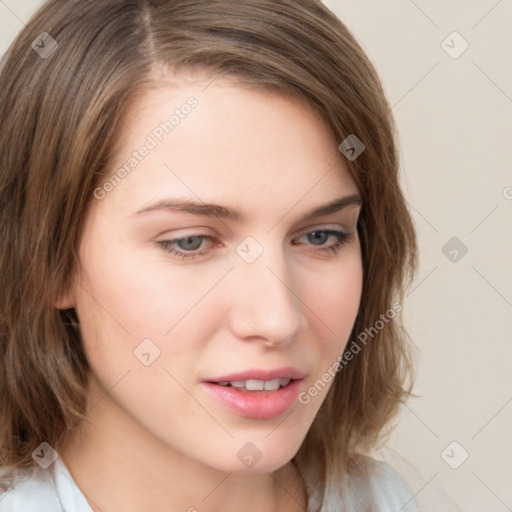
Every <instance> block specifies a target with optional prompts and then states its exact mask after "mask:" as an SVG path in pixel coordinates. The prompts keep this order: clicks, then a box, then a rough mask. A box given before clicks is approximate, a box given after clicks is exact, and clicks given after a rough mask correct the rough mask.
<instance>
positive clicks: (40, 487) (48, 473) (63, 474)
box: [0, 457, 419, 512]
mask: <svg viewBox="0 0 512 512" xmlns="http://www.w3.org/2000/svg"><path fill="white" fill-rule="evenodd" d="M376 462H377V466H376V467H377V472H376V478H375V479H374V480H373V481H372V492H373V493H374V496H375V501H376V503H378V507H379V508H378V512H397V511H398V510H400V512H419V508H418V506H417V504H416V501H415V500H414V497H413V495H412V493H411V490H410V489H409V487H408V486H407V484H406V483H405V482H404V481H403V480H402V478H401V477H400V476H399V475H398V473H396V471H395V470H394V469H392V468H391V466H390V465H389V464H386V463H384V462H380V461H376ZM0 512H93V511H92V509H91V507H90V506H89V504H88V503H87V501H86V499H85V496H84V495H83V494H82V492H81V491H80V489H79V488H78V485H77V484H76V483H75V481H74V480H73V478H72V477H71V474H70V473H69V470H68V468H67V466H66V465H65V464H64V461H63V460H62V459H61V458H60V457H59V458H57V460H56V461H55V462H54V463H53V464H52V465H51V466H49V467H48V468H47V469H43V468H41V467H39V466H37V467H34V469H33V470H32V472H31V473H27V474H26V475H25V476H24V477H23V478H22V479H20V480H19V481H18V482H17V484H16V485H15V486H14V487H12V488H10V489H9V490H8V491H7V492H5V493H0ZM141 512H153V511H141Z"/></svg>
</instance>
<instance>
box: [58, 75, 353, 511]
mask: <svg viewBox="0 0 512 512" xmlns="http://www.w3.org/2000/svg"><path fill="white" fill-rule="evenodd" d="M209 82H211V77H200V78H198V77H192V78H190V77H188V78H187V79H185V78H184V77H183V79H182V80H181V81H180V83H179V86H171V85H170V84H169V83H168V82H167V83H162V85H161V86H160V87H158V88H155V89H152V90H148V91H147V92H146V94H145V95H143V96H141V97H139V98H138V99H137V101H136V102H135V103H134V104H133V105H132V106H131V108H130V109H129V110H128V112H127V115H126V117H125V119H124V128H123V130H124V131H123V133H122V134H121V137H120V139H119V144H118V145H117V146H116V148H115V155H116V164H117V165H118V166H120V165H122V164H123V163H124V162H125V161H126V160H127V159H128V158H129V156H130V155H131V154H132V152H133V151H134V150H136V149H137V148H140V147H141V146H142V145H143V144H144V142H145V140H147V136H148V134H151V133H152V131H153V130H154V129H155V127H156V126H158V125H159V124H160V123H161V122H162V121H163V120H165V119H168V118H169V115H170V113H172V112H173V111H174V109H175V108H177V107H179V106H180V105H183V104H184V103H186V100H187V98H189V97H191V96H194V97H195V98H197V100H198V105H197V106H196V107H195V108H193V109H192V110H191V112H190V113H189V114H188V115H187V116H186V117H184V118H182V119H180V123H179V125H178V126H176V127H175V128H174V130H173V131H172V132H170V133H168V134H166V135H165V136H164V137H163V139H162V140H161V141H160V142H159V144H158V145H157V146H156V147H155V148H153V149H151V151H149V153H148V154H147V156H145V157H144V158H143V159H142V160H141V161H140V163H138V164H137V166H136V167H135V168H134V169H133V170H132V171H131V172H130V173H129V174H128V175H127V176H126V177H125V178H124V179H123V180H122V181H121V182H119V183H118V184H116V186H115V187H114V188H113V189H112V190H110V191H109V192H108V193H107V194H106V195H105V197H103V198H102V199H95V200H94V201H93V203H92V206H91V209H90V210H89V212H88V215H87V218H86V223H85V226H84V231H83V234H82V238H81V243H80V247H79V258H80V268H79V269H77V270H76V274H75V281H74V283H75V285H74V286H73V287H72V288H71V289H70V290H68V291H67V292H66V294H65V295H64V296H63V297H62V300H61V301H60V302H59V304H58V307H60V308H65V307H75V308H76V311H77V315H78V318H79V320H80V329H81V333H82V337H83V341H84V348H85V350H86V353H87V356H88V358H89V361H90V363H91V366H92V375H91V377H92V378H91V383H90V388H89V401H88V413H87V419H88V421H87V422H85V423H84V424H83V425H81V426H80V433H74V434H73V435H71V436H70V437H69V439H68V440H67V441H66V443H65V445H64V446H62V447H61V449H60V451H59V454H60V456H61V457H62V458H63V460H64V461H65V463H66V465H67V466H68V468H69V470H70V473H71V475H72V476H73V478H74V480H75V481H76V483H77V485H78V486H79V487H80V489H81V491H82V492H83V493H84V495H85V496H86V497H87V500H88V502H89V504H90V505H91V508H92V510H94V511H95V512H96V511H102V512H110V511H114V510H123V512H135V511H141V510H151V511H170V510H172V511H178V510H181V511H187V510H189V511H193V510H197V511H198V512H213V511H219V510H222V511H224V512H234V511H235V510H236V511H239V510H245V511H248V512H253V511H254V512H255V511H258V512H262V511H269V512H270V511H273V510H284V511H299V510H306V502H307V501H306V500H307V496H306V492H305V488H304V483H303V482H302V480H301V479H300V477H299V474H298V471H297V469H296V467H295V465H294V463H292V462H291V459H292V458H293V456H294V455H295V454H296V453H297V451H298V449H299V447H300V445H301V443H302V441H303V440H304V438H305V436H306V434H307V432H308V430H309V428H310V426H311V424H312V422H313V420H314V418H315V415H316V413H317V412H318V409H319V408H320V406H321V404H322V402H323V401H324V399H325V396H326V394H327V391H328V389H329V388H330V386H331V385H332V381H331V382H330V383H329V384H328V385H327V386H326V387H325V388H324V389H323V390H322V391H321V392H319V393H318V394H317V395H316V396H315V397H312V398H311V400H310V401H309V403H308V404H307V405H304V404H302V403H299V402H298V401H296V402H295V403H294V404H293V405H292V407H291V408H290V409H289V410H287V411H286V412H285V413H282V414H279V415H277V416H276V417H272V418H266V419H257V418H247V417H244V416H242V415H240V414H238V413H236V412H234V411H233V410H231V409H229V408H228V407H226V406H225V404H224V403H221V402H219V401H218V400H216V399H215V398H213V397H212V396H211V395H210V394H209V393H207V392H206V391H205V386H204V382H203V381H204V380H205V379H207V378H210V377H212V376H221V375H226V374H228V373H233V372H237V371H242V370H247V369H253V368H262V369H276V368H280V367H284V366H292V367H295V368H297V369H300V370H301V371H302V372H303V373H304V378H303V379H302V380H301V381H300V391H307V390H308V388H310V387H311V386H312V385H313V384H314V383H315V382H316V381H317V380H318V379H320V378H321V376H322V374H324V373H325V372H326V371H327V370H328V368H329V367H331V366H332V365H333V363H334V362H335V361H336V358H337V356H338V355H339V354H341V353H342V352H343V348H344V346H345V344H346V342H347V340H348V338H349V336H350V332H351V329H352V327H353V324H354V321H355V319H356V315H357V312H358V308H359V302H360V298H361V290H362V262H361V250H360V243H359V239H358V236H357V231H356V226H357V218H358V214H359V212H360V205H358V204H353V203H352V204H348V206H346V207H344V208H342V209H340V210H339V211H336V212H333V213H328V214H324V215H322V216H319V217H314V218H307V219H303V217H304V216H305V215H306V213H308V212H310V211H311V210H312V209H314V208H316V207H319V206H322V205H325V204H327V203H329V202H331V201H333V200H335V199H338V198H341V197H345V196H351V195H357V194H358V189H357V187H356V185H355V183H354V182H353V180H352V179H351V177H350V175H349V173H348V171H347V169H346V167H345V164H344V162H343V157H342V155H341V154H340V152H339V151H338V148H337V146H338V143H339V142H338V141H336V140H335V139H334V137H333V136H332V134H331V132H330V131H329V130H328V128H327V127H326V126H325V124H324V122H323V120H322V119H321V118H320V117H319V115H318V114H317V113H315V111H313V110H312V109H311V108H310V107H308V106H306V105H305V104H303V103H301V102H299V101H295V100H294V101H292V100H291V99H290V98H286V97H284V96H281V95H279V94H277V93H275V92H271V91H263V90H260V89H256V88H250V87H248V86H246V85H242V84H240V83H236V82H234V80H233V79H232V80H228V79H226V78H217V79H215V80H214V81H213V82H212V83H211V84H210V85H209V86H208V87H207V88H206V89H205V87H206V85H207V84H208V83H209ZM203 89H204V90H203ZM117 168H118V167H115V168H113V169H112V171H114V170H115V169H117ZM177 197H180V198H184V197H186V198H188V199H191V200H195V201H198V202H204V203H215V204H220V205H223V206H225V207H229V208H233V209H235V208H236V209H239V210H240V211H241V212H242V214H243V216H244V219H243V220H239V221H237V220H234V219H228V218H221V217H220V216H218V217H215V216H213V217H207V216H204V215H203V216H202V215H196V214H192V213H185V212H178V211H175V210H170V209H155V210H151V211H146V212H145V213H139V214H137V213H136V212H138V211H139V210H141V209H143V208H146V207H148V206H150V205H151V204H153V203H154V202H155V201H158V200H163V199H172V198H177ZM315 230H316V231H317V232H318V231H321V233H319V234H317V235H316V238H315V236H314V235H311V232H313V231H315ZM322 230H324V231H323V232H322ZM325 230H336V231H342V232H345V233H353V236H352V237H351V238H348V239H347V240H346V242H345V243H343V244H342V245H341V247H340V248H339V249H338V252H337V253H336V254H334V253H333V252H332V251H330V250H329V248H330V247H333V246H334V245H335V244H336V241H337V239H336V237H335V236H333V235H330V236H329V234H327V235H323V233H324V232H325ZM199 236H203V237H204V238H203V239H202V243H200V242H201V238H200V239H195V238H193V239H190V242H189V244H188V245H187V242H186V240H185V241H183V242H180V243H173V244H170V245H171V246H172V248H173V249H174V250H175V251H177V252H181V253H187V252H188V253H192V252H195V253H203V254H202V255H196V256H195V257H194V258H179V257H177V256H176V255H175V254H171V253H170V252H169V244H167V246H163V245H161V244H160V245H159V244H158V243H157V242H162V241H165V240H175V239H177V238H180V237H181V238H185V237H199ZM248 236H251V237H253V239H255V240H256V241H257V242H258V244H259V246H260V247H261V248H262V252H261V254H260V255H259V256H258V257H257V258H256V259H255V260H254V261H253V262H252V263H248V262H247V261H246V260H244V258H242V257H241V256H240V254H242V253H237V251H236V248H237V246H238V245H239V244H240V243H241V242H242V241H243V240H244V239H245V238H246V237H248ZM208 237H210V238H208ZM190 245H193V248H190ZM242 245H243V244H242ZM245 247H246V250H247V247H248V246H245ZM249 247H250V248H249V253H251V252H252V253H253V254H254V251H256V250H258V249H257V248H255V247H256V246H254V245H251V246H249ZM147 338H149V339H150V340H152V343H154V344H155V345H156V346H157V347H158V348H159V350H160V355H159V357H157V358H156V359H155V360H154V362H153V363H152V364H150V365H148V366H146V365H144V364H142V363H141V361H140V360H139V359H138V358H137V357H135V356H134V353H133V351H134V350H135V349H136V348H137V346H138V345H139V344H140V343H141V342H142V340H144V339H147ZM240 392H242V391H240ZM247 443H252V444H253V445H255V446H256V447H257V449H258V450H259V453H260V455H261V458H260V460H258V462H257V463H256V464H255V465H254V466H252V467H248V466H246V465H244V464H243V463H242V462H241V460H240V458H239V457H238V456H237V452H239V450H241V449H242V448H243V447H244V446H246V445H247Z"/></svg>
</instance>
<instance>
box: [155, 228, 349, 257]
mask: <svg viewBox="0 0 512 512" xmlns="http://www.w3.org/2000/svg"><path fill="white" fill-rule="evenodd" d="M305 237H306V238H308V239H309V240H310V241H313V243H311V244H310V245H316V246H318V247H320V251H323V252H329V253H330V254H333V255H335V254H337V253H338V252H339V250H340V249H341V247H342V246H343V245H344V244H345V243H347V242H348V241H349V240H351V239H353V238H354V237H355V233H345V232H344V231H337V230H334V229H317V230H314V231H309V232H307V233H304V234H303V235H301V236H300V237H299V239H300V238H305ZM330 238H334V243H333V244H331V245H329V246H327V247H324V245H325V242H326V241H327V240H329V239H330ZM207 239H208V240H212V237H211V236H208V235H193V236H187V237H183V238H175V239H173V240H162V241H159V242H156V244H157V245H158V246H159V247H161V248H162V249H163V250H165V251H166V252H168V253H170V254H173V255H175V256H177V257H178V258H189V259H190V258H194V257H196V256H203V255H204V254H206V252H207V250H202V251H198V249H199V248H200V247H201V246H202V243H203V241H204V240H207ZM317 242H318V243H317ZM295 245H297V244H295Z"/></svg>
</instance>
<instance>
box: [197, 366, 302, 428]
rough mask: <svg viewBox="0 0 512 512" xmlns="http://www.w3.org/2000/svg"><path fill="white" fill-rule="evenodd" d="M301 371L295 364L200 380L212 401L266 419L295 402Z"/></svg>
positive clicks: (300, 380)
mask: <svg viewBox="0 0 512 512" xmlns="http://www.w3.org/2000/svg"><path fill="white" fill-rule="evenodd" d="M304 377H305V374H304V372H301V371H300V370H297V369H296V368H290V367H287V368H280V369H276V370H270V371H269V370H249V371H246V372H238V373H235V374H231V375H225V376H222V377H219V378H214V379H207V380H205V381H203V385H204V386H205V390H206V391H207V392H208V394H209V395H210V396H211V397H213V398H214V399H215V400H216V401H219V402H221V403H222V404H223V405H224V406H226V407H227V408H228V409H229V410H231V411H232V412H235V413H237V414H238V415H240V416H243V417H245V418H252V419H270V418H274V417H276V416H279V415H281V414H283V413H284V412H286V411H288V410H289V409H290V408H291V407H292V406H293V405H294V403H295V402H296V400H297V396H298V394H299V391H300V388H301V385H302V381H303V380H304Z"/></svg>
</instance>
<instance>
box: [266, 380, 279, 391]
mask: <svg viewBox="0 0 512 512" xmlns="http://www.w3.org/2000/svg"><path fill="white" fill-rule="evenodd" d="M280 384H281V379H274V380H266V381H265V384H264V386H265V391H276V390H277V389H279V385H280Z"/></svg>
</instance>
